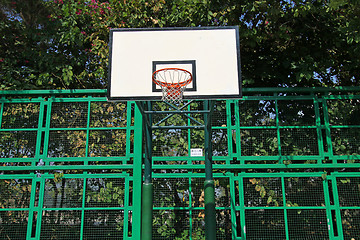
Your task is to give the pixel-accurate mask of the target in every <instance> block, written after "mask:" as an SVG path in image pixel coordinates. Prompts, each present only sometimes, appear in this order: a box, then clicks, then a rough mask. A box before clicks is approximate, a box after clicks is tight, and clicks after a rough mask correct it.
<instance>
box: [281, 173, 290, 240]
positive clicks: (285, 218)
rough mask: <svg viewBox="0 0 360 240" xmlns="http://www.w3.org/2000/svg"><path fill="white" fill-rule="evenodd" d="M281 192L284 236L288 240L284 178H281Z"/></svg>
mask: <svg viewBox="0 0 360 240" xmlns="http://www.w3.org/2000/svg"><path fill="white" fill-rule="evenodd" d="M280 179H281V192H282V205H283V209H284V226H285V236H286V240H289V239H290V237H289V222H288V215H287V209H286V194H285V193H286V192H285V179H284V177H281V178H280Z"/></svg>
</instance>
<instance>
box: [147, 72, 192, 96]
mask: <svg viewBox="0 0 360 240" xmlns="http://www.w3.org/2000/svg"><path fill="white" fill-rule="evenodd" d="M192 79H193V78H192V74H191V73H190V72H189V71H187V70H185V69H180V68H164V69H160V70H157V71H155V72H154V73H153V75H152V80H153V82H154V83H155V84H156V85H158V86H160V87H161V90H162V98H161V100H162V101H166V102H172V103H179V102H181V101H182V99H183V96H184V91H185V89H186V86H187V85H188V84H189V83H191V81H192Z"/></svg>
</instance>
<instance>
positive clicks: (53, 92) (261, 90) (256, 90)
mask: <svg viewBox="0 0 360 240" xmlns="http://www.w3.org/2000/svg"><path fill="white" fill-rule="evenodd" d="M242 91H243V93H244V94H248V93H264V92H269V93H274V92H276V93H289V92H290V93H292V92H299V93H306V92H314V93H315V92H317V93H328V92H354V91H355V92H358V91H360V87H357V86H346V87H333V88H326V87H325V88H324V87H293V88H292V87H289V88H243V89H242ZM81 94H84V95H87V94H95V95H106V94H107V90H106V89H63V90H21V91H18V90H2V91H0V96H2V95H15V96H18V95H81Z"/></svg>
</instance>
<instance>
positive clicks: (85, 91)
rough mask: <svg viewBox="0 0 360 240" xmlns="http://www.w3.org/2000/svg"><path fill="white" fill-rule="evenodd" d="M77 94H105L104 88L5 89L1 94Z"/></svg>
mask: <svg viewBox="0 0 360 240" xmlns="http://www.w3.org/2000/svg"><path fill="white" fill-rule="evenodd" d="M78 94H101V95H105V94H107V90H106V89H59V90H5V91H0V96H1V95H78Z"/></svg>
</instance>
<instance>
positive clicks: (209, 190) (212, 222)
mask: <svg viewBox="0 0 360 240" xmlns="http://www.w3.org/2000/svg"><path fill="white" fill-rule="evenodd" d="M204 109H205V110H208V111H209V113H208V114H205V116H204V119H205V126H206V127H205V182H204V196H205V197H204V198H205V199H204V203H205V239H206V240H215V239H216V212H215V184H214V179H213V173H212V171H213V169H212V144H211V139H212V133H211V115H212V112H213V110H214V101H210V100H206V101H205V102H204Z"/></svg>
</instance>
